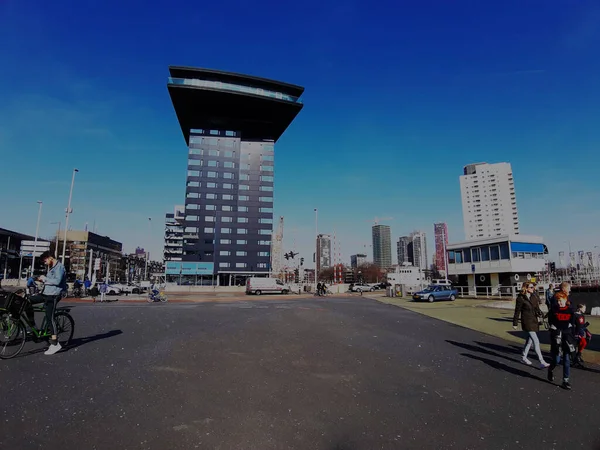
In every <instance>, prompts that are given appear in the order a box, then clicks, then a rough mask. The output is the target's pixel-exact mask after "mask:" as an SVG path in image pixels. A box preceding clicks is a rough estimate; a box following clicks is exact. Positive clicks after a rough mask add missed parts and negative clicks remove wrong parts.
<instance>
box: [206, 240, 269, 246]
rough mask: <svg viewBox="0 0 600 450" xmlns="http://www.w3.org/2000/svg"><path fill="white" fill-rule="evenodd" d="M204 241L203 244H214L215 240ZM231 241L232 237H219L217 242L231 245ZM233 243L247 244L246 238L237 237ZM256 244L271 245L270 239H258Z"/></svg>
mask: <svg viewBox="0 0 600 450" xmlns="http://www.w3.org/2000/svg"><path fill="white" fill-rule="evenodd" d="M204 243H205V244H214V243H215V240H214V239H205V240H204ZM233 243H234V240H233V239H219V244H221V245H232V244H233ZM235 245H248V241H247V240H246V239H237V240H236V241H235ZM258 245H271V241H270V240H262V241H258Z"/></svg>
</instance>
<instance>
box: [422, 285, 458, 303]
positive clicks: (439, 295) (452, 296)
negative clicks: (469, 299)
mask: <svg viewBox="0 0 600 450" xmlns="http://www.w3.org/2000/svg"><path fill="white" fill-rule="evenodd" d="M456 297H458V291H457V290H456V289H454V288H453V287H452V286H447V285H435V284H434V285H431V286H429V287H427V289H423V290H422V291H419V292H415V293H414V294H413V300H415V301H420V300H427V301H428V302H430V303H432V302H434V301H436V300H450V301H452V302H453V301H454V300H456Z"/></svg>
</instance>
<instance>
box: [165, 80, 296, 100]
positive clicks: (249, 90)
mask: <svg viewBox="0 0 600 450" xmlns="http://www.w3.org/2000/svg"><path fill="white" fill-rule="evenodd" d="M169 83H170V84H175V85H177V84H178V85H184V86H197V87H205V88H209V89H218V90H221V91H230V92H242V93H244V94H254V95H260V96H263V97H269V98H273V99H277V100H285V101H288V102H294V103H302V101H301V100H300V99H299V98H298V97H294V96H293V95H289V94H284V93H282V92H275V91H269V90H267V89H261V88H256V87H252V86H244V85H241V84H233V83H224V82H222V81H212V80H200V79H196V78H173V77H169Z"/></svg>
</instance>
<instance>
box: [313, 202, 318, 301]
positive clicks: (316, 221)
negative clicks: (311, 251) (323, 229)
mask: <svg viewBox="0 0 600 450" xmlns="http://www.w3.org/2000/svg"><path fill="white" fill-rule="evenodd" d="M318 260H319V211H317V208H315V280H314V281H315V292H317V276H318V274H317V267H318V263H317V261H318Z"/></svg>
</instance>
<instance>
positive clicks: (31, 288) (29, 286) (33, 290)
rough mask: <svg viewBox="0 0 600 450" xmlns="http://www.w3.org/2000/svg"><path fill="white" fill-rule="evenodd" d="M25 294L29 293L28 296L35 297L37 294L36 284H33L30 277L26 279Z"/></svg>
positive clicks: (33, 281)
mask: <svg viewBox="0 0 600 450" xmlns="http://www.w3.org/2000/svg"><path fill="white" fill-rule="evenodd" d="M27 292H29V295H35V294H37V293H38V287H37V284H36V283H35V280H34V279H33V277H32V276H29V278H27Z"/></svg>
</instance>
